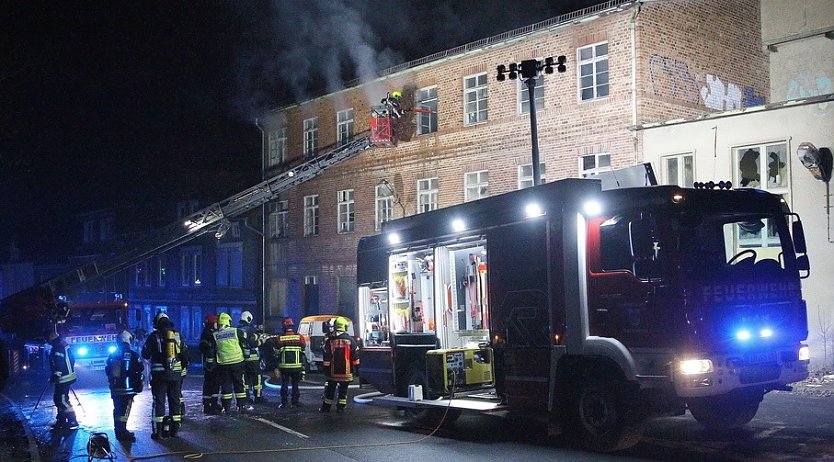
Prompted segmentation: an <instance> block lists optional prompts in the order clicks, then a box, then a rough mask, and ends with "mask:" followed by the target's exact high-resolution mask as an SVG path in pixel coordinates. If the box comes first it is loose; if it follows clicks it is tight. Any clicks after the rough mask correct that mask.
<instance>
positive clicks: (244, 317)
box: [240, 311, 252, 324]
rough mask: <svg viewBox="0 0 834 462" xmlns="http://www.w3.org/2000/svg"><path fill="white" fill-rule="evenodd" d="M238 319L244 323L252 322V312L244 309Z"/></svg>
mask: <svg viewBox="0 0 834 462" xmlns="http://www.w3.org/2000/svg"><path fill="white" fill-rule="evenodd" d="M240 320H241V321H242V322H245V323H246V324H250V323H252V313H250V312H248V311H244V312H243V313H240Z"/></svg>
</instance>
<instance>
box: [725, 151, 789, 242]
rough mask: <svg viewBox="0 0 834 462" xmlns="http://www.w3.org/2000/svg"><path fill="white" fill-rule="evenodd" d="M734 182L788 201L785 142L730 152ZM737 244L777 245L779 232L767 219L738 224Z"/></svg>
mask: <svg viewBox="0 0 834 462" xmlns="http://www.w3.org/2000/svg"><path fill="white" fill-rule="evenodd" d="M733 163H734V167H733V175H734V178H733V181H734V182H735V184H737V185H738V186H739V187H742V188H756V189H762V190H765V191H767V192H770V193H773V194H778V195H780V196H782V199H784V200H785V202H786V203H788V204H790V200H789V199H790V198H789V196H788V192H789V190H790V182H789V178H790V172H789V170H788V144H787V143H785V142H780V143H772V144H760V145H752V146H745V147H741V148H736V149H735V150H734V153H733ZM737 237H738V246H739V247H743V248H750V247H768V246H770V245H774V246H779V245H780V244H779V234H778V232H777V230H776V228H775V227H774V226H773V224H772V223H770V222H769V220H764V226H763V227H760V228H756V227H752V226H751V227H747V228H746V229H743V228H742V227H738V236H737Z"/></svg>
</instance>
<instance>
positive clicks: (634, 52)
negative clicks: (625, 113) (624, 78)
mask: <svg viewBox="0 0 834 462" xmlns="http://www.w3.org/2000/svg"><path fill="white" fill-rule="evenodd" d="M642 5H643V2H637V6H636V8H635V9H634V14H632V15H631V24H630V26H629V29H630V30H629V35H630V37H631V126H632V127H636V126H637V16H638V15H639V14H640V7H641V6H642ZM631 136H632V142H633V143H634V163H635V164H637V163H640V150H639V141H638V135H637V130H632V131H631Z"/></svg>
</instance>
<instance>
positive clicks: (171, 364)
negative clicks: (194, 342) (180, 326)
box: [142, 329, 188, 380]
mask: <svg viewBox="0 0 834 462" xmlns="http://www.w3.org/2000/svg"><path fill="white" fill-rule="evenodd" d="M142 357H143V358H145V359H149V360H150V361H151V375H154V376H162V377H164V378H165V379H166V380H180V379H181V378H182V371H183V369H184V368H186V367H188V347H187V346H186V345H185V343H184V342H183V341H182V338H180V333H179V332H177V331H175V330H173V329H157V330H155V331H153V332H151V334H150V335H148V338H147V339H146V340H145V344H144V345H143V346H142Z"/></svg>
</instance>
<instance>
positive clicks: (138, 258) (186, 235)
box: [0, 133, 375, 338]
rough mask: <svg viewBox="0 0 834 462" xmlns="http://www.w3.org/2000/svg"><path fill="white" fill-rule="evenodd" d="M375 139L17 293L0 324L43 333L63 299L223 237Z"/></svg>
mask: <svg viewBox="0 0 834 462" xmlns="http://www.w3.org/2000/svg"><path fill="white" fill-rule="evenodd" d="M374 145H375V144H373V143H372V141H371V136H370V135H369V134H368V133H364V134H362V135H361V136H359V137H357V138H356V139H354V140H352V141H350V142H348V143H346V144H344V145H342V146H339V147H337V148H335V149H333V150H330V151H328V152H326V153H325V154H322V155H320V156H317V157H315V158H313V159H310V160H307V161H305V162H303V163H301V164H299V165H297V166H295V167H292V168H289V169H287V170H284V171H283V172H281V173H279V174H278V175H275V176H274V177H272V178H269V179H267V180H264V181H262V182H260V183H258V184H256V185H254V186H252V187H250V188H248V189H246V190H244V191H241V192H239V193H237V194H235V195H233V196H231V197H228V198H226V199H224V200H222V201H220V202H216V203H214V204H212V205H209V206H208V207H205V208H203V209H202V210H199V211H197V212H194V213H192V214H191V215H189V216H187V217H185V218H183V219H181V220H179V221H177V222H175V223H172V224H170V225H168V226H166V227H164V228H161V229H159V230H156V231H155V232H153V233H151V235H150V236H149V237H147V238H145V239H142V240H140V241H138V242H136V243H134V246H133V247H132V248H131V249H129V250H127V251H125V252H122V253H119V254H118V255H115V256H112V257H108V258H104V259H101V260H95V261H90V262H88V263H85V264H84V265H81V266H79V267H77V268H74V269H72V270H70V271H66V272H64V273H61V274H58V275H56V276H54V277H52V278H50V279H47V280H45V281H43V282H41V283H40V284H38V285H36V286H34V287H31V288H29V289H25V290H23V291H21V292H18V293H15V294H12V295H10V296H8V297H6V298H4V299H3V300H2V304H0V325H1V326H2V327H3V330H4V331H5V332H11V333H15V334H17V336H18V338H20V337H24V338H25V337H29V336H31V335H39V334H40V332H39V331H42V321H47V322H49V323H51V324H54V323H56V322H60V321H59V320H60V319H61V318H63V317H65V316H66V315H67V314H68V310H69V308H68V306H67V305H66V303H63V302H61V301H59V296H60V295H66V294H68V293H70V292H71V291H73V290H75V289H77V288H79V287H82V286H84V285H86V284H89V283H92V282H94V281H96V280H99V279H101V278H104V277H107V276H111V275H113V274H116V273H118V272H120V271H123V270H125V269H127V268H129V267H131V266H132V265H135V264H137V263H141V262H142V261H145V260H147V259H148V258H151V257H153V256H154V255H157V254H160V253H162V252H165V251H167V250H170V249H173V248H175V247H177V246H179V245H182V244H184V243H186V242H189V241H191V240H193V239H195V238H197V237H199V236H202V235H204V234H207V233H210V232H215V235H216V236H218V237H220V236H222V234H223V233H224V232H225V231H226V230H228V229H229V227H231V222H230V221H229V219H230V218H234V217H237V216H239V215H241V214H243V213H246V212H248V211H250V210H253V209H255V208H256V207H259V206H261V205H263V204H265V203H267V202H269V201H270V200H273V199H275V198H276V197H278V195H279V194H281V193H282V192H285V191H287V190H288V189H290V188H292V187H294V186H297V185H299V184H301V183H304V182H305V181H309V180H311V179H313V178H315V177H316V176H318V175H321V174H322V173H323V172H324V171H326V170H327V169H329V168H330V167H333V166H335V165H337V164H339V163H341V162H344V161H346V160H348V159H351V158H353V157H355V156H357V155H358V154H360V153H361V152H363V151H365V150H366V149H368V148H370V147H372V146H374Z"/></svg>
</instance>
